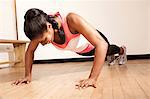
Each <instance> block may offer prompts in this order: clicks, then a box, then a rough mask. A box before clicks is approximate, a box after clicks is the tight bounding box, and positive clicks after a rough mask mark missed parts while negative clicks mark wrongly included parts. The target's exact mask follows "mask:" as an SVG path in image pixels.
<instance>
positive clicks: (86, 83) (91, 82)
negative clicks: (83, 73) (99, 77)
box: [76, 78, 96, 89]
mask: <svg viewBox="0 0 150 99" xmlns="http://www.w3.org/2000/svg"><path fill="white" fill-rule="evenodd" d="M87 87H94V88H96V80H95V79H91V78H88V79H85V80H80V81H79V83H78V84H76V89H80V88H87Z"/></svg>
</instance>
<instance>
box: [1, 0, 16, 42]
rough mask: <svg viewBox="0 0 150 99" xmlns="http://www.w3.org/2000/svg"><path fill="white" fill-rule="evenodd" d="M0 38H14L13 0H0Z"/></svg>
mask: <svg viewBox="0 0 150 99" xmlns="http://www.w3.org/2000/svg"><path fill="white" fill-rule="evenodd" d="M0 22H1V24H0V39H16V23H15V7H14V0H0Z"/></svg>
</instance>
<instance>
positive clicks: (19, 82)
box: [12, 76, 31, 85]
mask: <svg viewBox="0 0 150 99" xmlns="http://www.w3.org/2000/svg"><path fill="white" fill-rule="evenodd" d="M30 82H31V77H29V76H26V77H25V78H22V79H19V80H16V81H14V82H13V83H12V85H21V84H29V83H30Z"/></svg>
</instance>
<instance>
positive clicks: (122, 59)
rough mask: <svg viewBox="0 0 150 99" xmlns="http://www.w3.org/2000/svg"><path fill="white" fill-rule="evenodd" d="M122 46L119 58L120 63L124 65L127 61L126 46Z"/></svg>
mask: <svg viewBox="0 0 150 99" xmlns="http://www.w3.org/2000/svg"><path fill="white" fill-rule="evenodd" d="M121 48H122V52H121V53H120V54H119V59H118V64H119V65H123V64H125V63H126V62H127V55H126V52H127V50H126V47H125V46H121Z"/></svg>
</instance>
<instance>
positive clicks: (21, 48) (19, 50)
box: [13, 43, 26, 67]
mask: <svg viewBox="0 0 150 99" xmlns="http://www.w3.org/2000/svg"><path fill="white" fill-rule="evenodd" d="M13 46H14V51H15V61H17V62H16V63H15V67H24V66H25V48H26V43H22V44H13Z"/></svg>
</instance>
